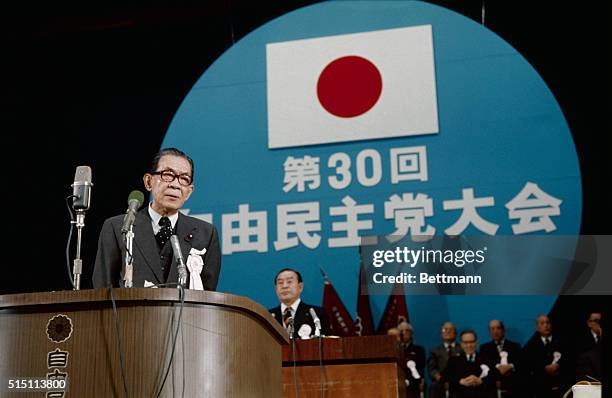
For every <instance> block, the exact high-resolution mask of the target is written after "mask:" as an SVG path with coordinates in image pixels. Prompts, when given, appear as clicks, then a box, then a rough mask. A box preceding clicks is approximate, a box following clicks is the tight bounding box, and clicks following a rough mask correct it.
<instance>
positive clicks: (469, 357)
mask: <svg viewBox="0 0 612 398" xmlns="http://www.w3.org/2000/svg"><path fill="white" fill-rule="evenodd" d="M468 361H469V362H474V361H476V358H474V354H472V355H468Z"/></svg>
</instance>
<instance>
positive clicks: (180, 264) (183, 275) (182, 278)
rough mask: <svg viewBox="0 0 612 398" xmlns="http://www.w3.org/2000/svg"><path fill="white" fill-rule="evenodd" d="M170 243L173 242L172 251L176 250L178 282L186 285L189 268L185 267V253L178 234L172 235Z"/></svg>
mask: <svg viewBox="0 0 612 398" xmlns="http://www.w3.org/2000/svg"><path fill="white" fill-rule="evenodd" d="M170 243H171V244H172V251H173V252H174V258H176V268H177V270H178V283H179V284H180V285H181V286H183V287H186V285H187V268H186V267H185V260H184V259H183V253H182V252H181V245H180V244H179V240H178V236H176V235H172V236H171V237H170Z"/></svg>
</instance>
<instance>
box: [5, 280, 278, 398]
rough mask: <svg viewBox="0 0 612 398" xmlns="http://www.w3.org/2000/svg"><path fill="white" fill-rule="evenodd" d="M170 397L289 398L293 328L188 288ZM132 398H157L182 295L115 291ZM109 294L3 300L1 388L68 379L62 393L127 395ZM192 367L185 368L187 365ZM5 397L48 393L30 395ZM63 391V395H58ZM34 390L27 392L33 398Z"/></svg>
mask: <svg viewBox="0 0 612 398" xmlns="http://www.w3.org/2000/svg"><path fill="white" fill-rule="evenodd" d="M185 292H186V294H185V302H184V307H183V313H182V330H179V332H178V338H177V341H176V350H175V353H174V359H173V360H172V364H171V365H170V371H169V374H168V377H167V380H166V382H165V384H164V385H163V389H162V392H161V394H160V396H161V397H181V396H183V394H182V393H183V383H184V396H185V397H266V398H268V397H280V396H281V394H282V384H281V346H282V345H286V344H288V343H289V340H288V336H287V333H286V332H285V330H284V329H283V328H282V327H281V326H280V325H279V324H278V322H276V321H275V320H274V318H272V316H271V315H270V314H269V313H268V311H266V310H265V309H264V308H263V307H262V306H260V305H259V304H257V303H255V302H254V301H252V300H250V299H247V298H245V297H240V296H235V295H231V294H223V293H216V292H203V291H193V290H186V291H185ZM113 294H114V297H115V301H116V304H117V312H118V315H119V322H120V323H119V330H118V333H119V335H120V337H121V342H122V345H123V353H124V366H125V375H126V380H127V387H128V391H129V396H130V397H155V396H156V395H157V393H158V392H159V390H160V387H161V386H162V380H163V379H164V375H165V373H166V369H167V368H168V366H169V363H170V355H171V352H172V343H173V339H174V333H175V331H176V330H177V329H176V328H177V325H178V316H179V310H180V301H179V291H178V289H150V288H149V289H114V290H113ZM117 342H118V340H117V330H116V317H115V315H114V311H113V308H112V303H111V296H110V290H109V289H95V290H81V291H62V292H49V293H31V294H14V295H5V296H0V382H2V383H3V384H6V383H8V380H9V379H19V378H26V377H27V378H39V379H43V378H46V377H48V378H50V379H54V380H61V378H62V377H65V376H66V375H67V377H68V391H67V392H65V394H64V395H60V393H59V392H57V391H56V390H55V389H50V390H49V391H48V393H47V396H56V397H61V396H64V397H79V398H80V397H124V396H125V394H124V384H123V381H122V376H121V365H120V364H121V362H120V355H119V349H118V343H117ZM183 365H184V366H183ZM6 387H7V386H6V385H2V386H0V396H2V397H4V396H15V397H28V396H31V397H41V396H42V397H44V396H45V395H44V393H41V392H34V391H29V390H28V389H27V388H26V389H21V390H20V391H21V392H20V393H15V394H11V393H8V392H7V389H6ZM53 391H56V394H55V395H52V394H49V393H50V392H53ZM24 392H25V393H24Z"/></svg>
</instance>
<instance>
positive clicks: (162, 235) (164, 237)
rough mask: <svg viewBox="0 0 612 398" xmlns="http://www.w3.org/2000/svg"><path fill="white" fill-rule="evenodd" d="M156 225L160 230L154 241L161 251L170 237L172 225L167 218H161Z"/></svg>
mask: <svg viewBox="0 0 612 398" xmlns="http://www.w3.org/2000/svg"><path fill="white" fill-rule="evenodd" d="M158 225H159V226H160V227H161V228H160V229H159V231H158V232H157V234H156V235H155V240H157V244H158V245H159V249H160V250H161V249H162V248H163V247H164V245H165V244H166V242H168V241H169V240H170V237H171V236H172V223H171V222H170V219H169V218H168V217H162V218H160V219H159V223H158Z"/></svg>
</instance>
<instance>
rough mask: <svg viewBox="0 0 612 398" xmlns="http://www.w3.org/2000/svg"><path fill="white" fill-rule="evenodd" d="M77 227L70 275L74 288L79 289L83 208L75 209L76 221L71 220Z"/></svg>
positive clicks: (81, 264)
mask: <svg viewBox="0 0 612 398" xmlns="http://www.w3.org/2000/svg"><path fill="white" fill-rule="evenodd" d="M72 222H73V223H74V224H75V225H76V228H77V245H76V257H75V258H74V260H73V263H72V275H73V278H74V283H73V285H74V290H80V289H81V274H82V273H83V260H82V259H81V239H82V233H83V228H84V227H85V210H76V221H72Z"/></svg>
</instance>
